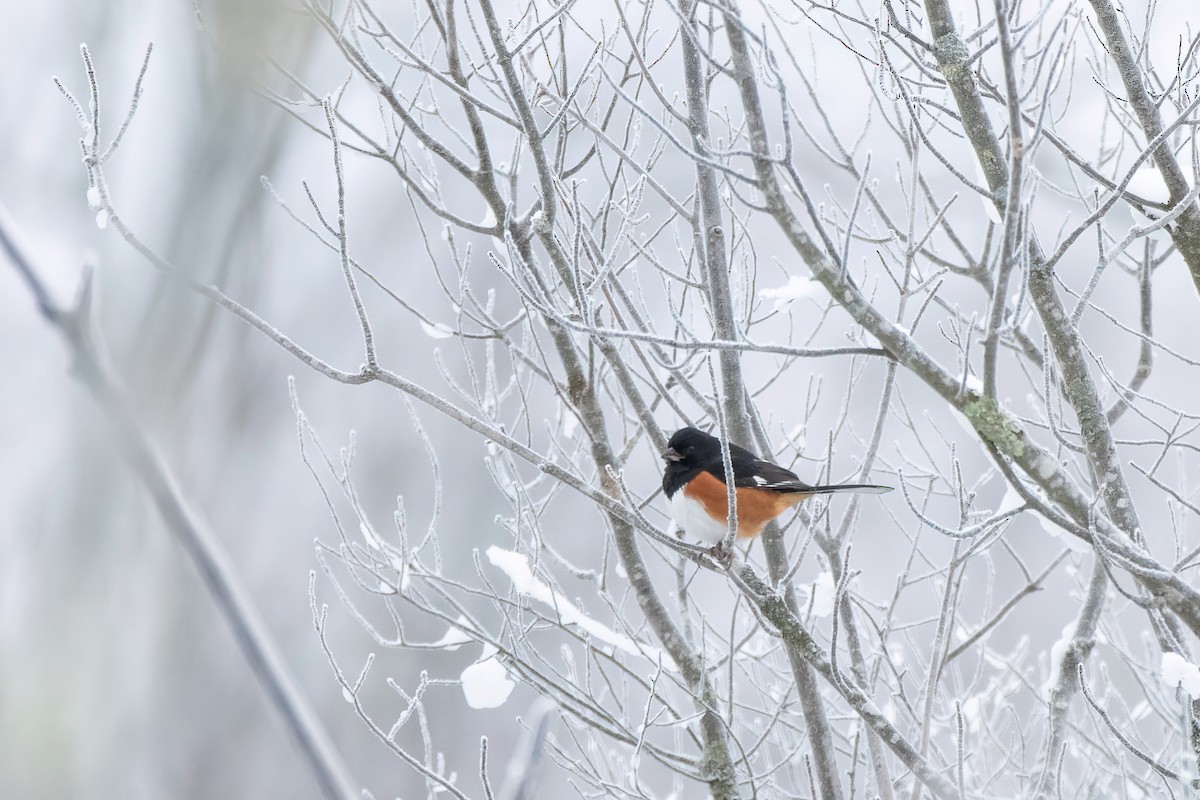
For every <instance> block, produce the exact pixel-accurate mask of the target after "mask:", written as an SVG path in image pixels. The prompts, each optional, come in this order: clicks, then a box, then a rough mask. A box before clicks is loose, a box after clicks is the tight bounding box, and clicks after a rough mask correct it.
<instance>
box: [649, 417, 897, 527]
mask: <svg viewBox="0 0 1200 800" xmlns="http://www.w3.org/2000/svg"><path fill="white" fill-rule="evenodd" d="M662 457H663V458H664V459H665V460H666V462H667V469H666V472H665V473H663V491H664V492H666V493H667V498H668V499H669V500H670V501H671V514H672V516H674V517H675V523H676V524H677V525H679V527H680V529H681V530H683V532H684V533H686V534H688V535H689V536H691V537H693V538H695V539H699V540H700V541H701V542H704V543H706V544H710V545H714V546H715V545H718V544H720V543H721V541H722V540H723V539H724V538H725V533H726V532H727V531H728V530H729V522H728V520H729V494H728V489H727V488H726V487H727V485H728V481H727V480H726V476H725V464H724V462H723V461H722V459H721V440H720V439H718V438H717V437H715V436H710V435H709V434H707V433H705V432H704V431H701V430H697V429H696V428H680V429H679V430H677V431H675V434H674V435H673V436H671V440H670V441H669V442H668V443H667V449H666V450H665V451H664V452H663V454H662ZM729 459H730V461H731V466H732V467H733V486H734V489H735V491H736V492H737V523H738V531H737V535H738V538H739V539H746V538H750V537H753V536H758V534H760V533H762V529H763V528H765V527H766V525H767V523H768V522H770V521H771V520H773V519H775V518H776V517H777V516H779V515H780V514H782V513H783V512H784V511H787V510H788V509H789V508H791V507H792V506H794V505H796V504H797V503H799V502H800V501H802V500H804V499H805V498H806V497H809V496H811V495H814V494H835V493H838V492H867V493H871V494H882V493H883V492H890V491H891V490H892V487H890V486H875V485H872V484H866V483H842V484H837V485H834V486H809V485H808V484H807V483H804V482H803V481H801V480H800V479H799V478H798V477H796V475H795V473H793V472H791V471H789V470H786V469H784V468H783V467H781V466H779V465H778V464H772V463H771V462H769V461H763V460H762V459H761V458H759V457H758V456H756V455H754V454H753V453H751V452H750V451H749V450H745V449H743V448H741V447H738V446H737V445H736V444H731V445H729Z"/></svg>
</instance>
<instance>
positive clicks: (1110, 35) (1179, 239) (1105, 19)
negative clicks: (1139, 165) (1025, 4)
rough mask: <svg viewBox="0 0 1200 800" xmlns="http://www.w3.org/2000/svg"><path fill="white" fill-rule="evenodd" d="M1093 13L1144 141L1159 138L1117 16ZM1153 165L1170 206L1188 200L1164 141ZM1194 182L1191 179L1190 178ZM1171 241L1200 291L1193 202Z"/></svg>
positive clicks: (1158, 118)
mask: <svg viewBox="0 0 1200 800" xmlns="http://www.w3.org/2000/svg"><path fill="white" fill-rule="evenodd" d="M1089 2H1091V4H1092V9H1093V10H1094V11H1095V12H1096V23H1097V24H1098V25H1099V26H1100V31H1101V32H1102V33H1103V34H1104V41H1105V44H1106V45H1107V50H1108V54H1109V56H1110V57H1111V58H1112V59H1113V61H1114V62H1115V63H1116V65H1117V72H1119V73H1120V74H1121V82H1122V83H1123V84H1124V85H1125V96H1126V97H1127V98H1128V99H1129V104H1130V106H1132V108H1133V111H1134V113H1135V114H1136V115H1137V118H1138V123H1139V124H1140V125H1141V128H1142V132H1143V133H1144V134H1145V135H1146V141H1147V142H1150V141H1153V140H1154V139H1156V138H1158V136H1159V135H1160V134H1162V132H1163V130H1164V126H1163V119H1162V112H1161V111H1160V110H1159V101H1156V100H1155V99H1154V98H1153V97H1151V96H1150V92H1149V91H1148V90H1147V89H1146V81H1147V77H1146V72H1145V69H1143V67H1142V66H1141V65H1140V64H1138V62H1137V58H1136V57H1135V56H1134V53H1133V51H1132V49H1131V48H1130V46H1129V39H1128V38H1127V37H1126V36H1125V29H1124V28H1123V27H1122V25H1121V19H1120V16H1119V15H1118V13H1117V10H1116V8H1114V7H1113V4H1112V3H1111V2H1110V0H1089ZM1154 164H1155V166H1156V167H1157V168H1158V171H1159V174H1161V175H1162V179H1163V182H1164V183H1166V185H1167V191H1169V192H1170V195H1171V205H1176V204H1178V203H1181V202H1184V201H1186V200H1187V197H1188V193H1189V191H1190V189H1189V187H1188V180H1187V176H1186V175H1185V174H1184V172H1183V168H1182V167H1181V166H1180V164H1179V161H1178V159H1176V158H1175V152H1174V150H1173V149H1172V146H1171V142H1170V141H1167V140H1164V141H1162V142H1161V143H1159V145H1158V147H1157V148H1155V150H1154ZM1193 180H1194V178H1193ZM1170 231H1171V239H1172V240H1173V241H1174V242H1175V246H1176V247H1177V248H1178V249H1179V254H1180V255H1181V256H1183V260H1184V261H1185V262H1186V263H1187V266H1188V271H1189V272H1191V275H1192V281H1193V283H1195V284H1196V288H1197V290H1200V209H1197V207H1196V204H1195V203H1194V202H1191V201H1188V208H1187V210H1185V211H1184V212H1183V213H1182V214H1180V216H1179V218H1178V220H1177V224H1176V225H1175V226H1174V227H1173V228H1171V229H1170Z"/></svg>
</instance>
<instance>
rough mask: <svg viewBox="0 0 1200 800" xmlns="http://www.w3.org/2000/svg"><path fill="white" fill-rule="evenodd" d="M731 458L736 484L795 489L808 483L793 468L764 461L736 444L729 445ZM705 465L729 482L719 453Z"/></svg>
mask: <svg viewBox="0 0 1200 800" xmlns="http://www.w3.org/2000/svg"><path fill="white" fill-rule="evenodd" d="M729 460H730V462H731V463H732V466H733V485H734V486H738V487H759V486H762V487H770V486H772V485H773V484H784V485H787V486H789V487H793V491H794V490H795V488H799V487H802V486H805V485H806V484H805V483H804V482H803V481H801V480H800V478H798V477H797V476H796V473H794V472H792V471H791V470H787V469H784V468H783V467H781V466H779V465H778V464H772V463H771V462H770V461H764V460H763V459H761V458H759V457H758V456H756V455H754V453H751V452H750V451H749V450H746V449H744V448H741V447H738V446H737V445H736V444H731V445H730V446H729ZM705 466H706V467H707V468H708V470H709V471H710V472H712V473H713V474H714V475H716V476H717V477H718V478H720V479H721V480H722V481H724V482H725V483H728V481H726V480H725V464H724V463H723V462H722V460H721V456H720V455H719V454H718V455H717V456H716V458H715V459H713V460H712V461H710V463H708V464H706V465H705Z"/></svg>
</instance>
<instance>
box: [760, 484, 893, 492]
mask: <svg viewBox="0 0 1200 800" xmlns="http://www.w3.org/2000/svg"><path fill="white" fill-rule="evenodd" d="M763 488H765V489H774V490H775V491H777V492H788V493H789V494H790V493H793V492H795V493H797V494H842V493H847V494H848V493H850V492H859V493H861V494H883V493H884V492H890V491H891V490H892V488H893V487H891V486H878V485H876V484H873V483H837V484H833V485H831V486H808V485H806V484H803V483H800V482H799V481H797V482H794V483H793V482H788V483H769V484H767V485H766V486H764V487H763Z"/></svg>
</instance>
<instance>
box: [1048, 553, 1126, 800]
mask: <svg viewBox="0 0 1200 800" xmlns="http://www.w3.org/2000/svg"><path fill="white" fill-rule="evenodd" d="M1107 588H1108V571H1107V570H1106V569H1105V568H1104V561H1103V556H1101V555H1100V554H1099V553H1097V554H1096V555H1095V557H1094V558H1093V562H1092V578H1091V580H1090V581H1089V582H1088V590H1087V597H1085V598H1084V601H1083V606H1082V607H1081V608H1080V609H1079V617H1078V618H1077V619H1076V620H1075V632H1074V633H1073V634H1072V635H1071V642H1070V644H1068V645H1067V648H1066V650H1065V651H1064V652H1063V656H1062V661H1061V662H1059V663H1058V664H1056V665H1054V666H1055V667H1056V668H1057V670H1058V673H1057V674H1058V680H1056V681H1055V682H1054V684H1053V685H1052V686H1051V687H1050V697H1049V698H1048V699H1049V705H1050V721H1049V731H1048V733H1047V735H1046V748H1045V750H1044V751H1043V753H1042V764H1041V769H1039V770H1038V773H1037V775H1036V777H1035V778H1034V781H1033V786H1034V794H1033V797H1035V798H1037V799H1038V800H1041V798H1048V797H1050V796H1051V785H1052V783H1053V781H1052V778H1053V775H1054V772H1055V770H1056V769H1057V768H1058V765H1059V760H1060V758H1061V754H1062V749H1063V745H1064V743H1065V741H1066V733H1067V721H1068V714H1069V713H1070V711H1071V700H1072V698H1074V696H1075V694H1076V692H1078V691H1079V668H1080V667H1081V666H1083V664H1084V663H1086V662H1087V659H1088V656H1089V655H1091V652H1092V648H1093V647H1094V646H1095V644H1096V628H1097V626H1099V624H1100V612H1102V611H1103V610H1104V598H1105V595H1106V590H1107Z"/></svg>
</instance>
